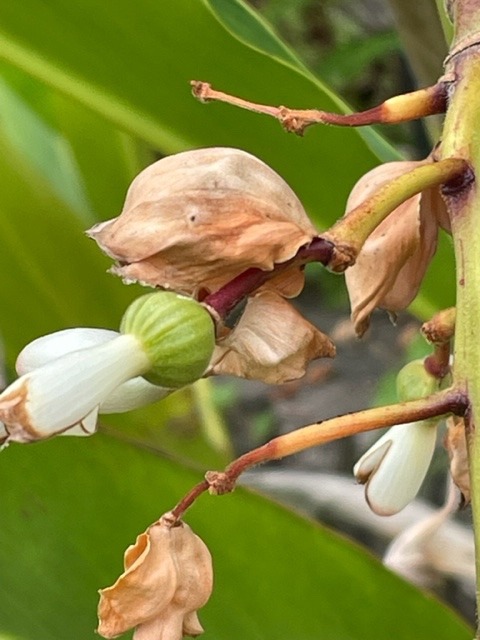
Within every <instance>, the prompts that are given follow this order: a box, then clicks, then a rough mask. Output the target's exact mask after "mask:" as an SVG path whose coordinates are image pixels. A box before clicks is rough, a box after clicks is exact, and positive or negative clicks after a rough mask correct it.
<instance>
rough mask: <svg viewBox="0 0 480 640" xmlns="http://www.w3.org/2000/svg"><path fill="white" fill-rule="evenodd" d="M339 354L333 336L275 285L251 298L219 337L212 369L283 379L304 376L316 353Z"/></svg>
mask: <svg viewBox="0 0 480 640" xmlns="http://www.w3.org/2000/svg"><path fill="white" fill-rule="evenodd" d="M334 355H335V347H334V345H333V343H332V341H331V340H330V338H329V337H328V336H326V335H325V334H324V333H322V332H321V331H319V330H318V329H317V328H316V327H315V326H313V325H312V324H310V322H308V321H307V320H305V318H303V316H301V315H300V313H298V311H297V310H296V309H295V308H294V307H293V306H292V305H291V304H290V303H289V302H287V301H286V300H284V299H283V298H282V297H280V296H279V295H277V294H276V293H274V292H272V291H262V292H261V293H259V294H257V295H256V296H254V297H252V298H249V300H248V303H247V306H246V308H245V311H244V313H243V315H242V317H241V318H240V320H239V322H238V324H237V325H236V327H235V328H234V329H233V330H232V331H231V332H229V333H228V334H227V336H226V337H224V338H222V339H220V340H219V341H218V342H217V347H216V348H215V351H214V353H213V357H212V361H211V364H210V369H209V373H212V374H215V375H220V374H227V375H235V376H239V377H242V378H251V379H255V380H263V381H264V382H268V383H270V384H281V383H283V382H288V381H289V380H294V379H296V378H300V377H301V376H303V375H304V374H305V371H306V367H307V365H308V363H309V362H310V361H311V360H314V359H315V358H321V357H328V358H332V357H334Z"/></svg>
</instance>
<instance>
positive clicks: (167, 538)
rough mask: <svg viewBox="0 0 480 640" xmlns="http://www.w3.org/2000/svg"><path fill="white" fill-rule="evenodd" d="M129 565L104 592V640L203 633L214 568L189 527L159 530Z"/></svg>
mask: <svg viewBox="0 0 480 640" xmlns="http://www.w3.org/2000/svg"><path fill="white" fill-rule="evenodd" d="M124 563H125V572H124V573H123V574H122V575H121V576H120V577H119V578H118V580H117V581H116V582H115V584H114V585H113V586H111V587H108V588H106V589H102V590H101V591H100V603H99V607H98V616H99V626H98V633H99V634H100V635H101V636H103V637H104V638H115V637H117V636H118V635H120V634H122V633H124V632H125V631H128V630H129V629H132V628H135V634H134V638H135V639H136V640H157V639H158V638H162V639H163V640H180V639H181V638H182V637H183V635H198V634H200V633H201V632H202V631H203V629H202V627H201V625H200V623H199V621H198V618H197V615H196V610H197V609H198V608H200V607H202V606H203V605H204V604H205V603H206V602H207V600H208V598H209V596H210V594H211V591H212V586H213V574H212V562H211V556H210V553H209V551H208V549H207V547H206V546H205V544H204V543H203V542H202V541H201V540H200V538H199V537H198V536H196V535H195V534H194V533H193V532H192V530H191V529H190V527H188V525H186V524H185V523H183V522H182V523H179V524H178V526H174V527H171V526H169V525H167V524H165V522H163V520H160V521H159V522H157V523H155V524H153V525H152V526H150V527H149V528H148V529H147V530H146V531H145V533H142V534H141V535H139V536H138V538H137V541H136V543H135V545H133V546H131V547H129V548H128V549H127V551H126V552H125V557H124Z"/></svg>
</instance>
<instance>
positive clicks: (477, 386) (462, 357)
mask: <svg viewBox="0 0 480 640" xmlns="http://www.w3.org/2000/svg"><path fill="white" fill-rule="evenodd" d="M451 11H452V14H453V15H452V18H453V20H454V26H455V39H454V42H453V44H452V49H451V53H450V56H449V58H447V63H446V73H447V74H449V75H454V76H455V78H456V82H455V90H454V92H453V93H452V95H451V98H450V105H449V109H448V112H447V116H446V119H445V124H444V130H443V140H442V145H441V148H440V155H441V157H443V158H449V157H452V156H455V157H457V158H463V159H464V160H466V161H467V162H468V163H469V165H470V166H471V168H472V170H473V174H474V175H475V177H476V179H478V175H479V174H480V140H479V138H478V136H477V135H476V133H475V132H476V131H477V129H478V122H479V118H480V35H479V34H480V5H479V4H478V3H477V2H470V1H468V0H457V2H455V3H452V4H451ZM444 197H445V200H446V202H447V206H448V209H449V213H450V219H451V225H452V235H453V241H454V248H455V258H456V269H457V305H456V317H455V351H454V362H455V366H454V384H455V385H456V386H457V388H460V389H464V390H465V391H466V392H467V393H468V401H469V408H468V411H467V415H466V419H465V425H466V439H467V447H468V456H469V464H470V487H471V499H472V511H473V522H474V536H475V547H476V552H475V555H476V575H477V611H478V610H479V609H480V430H479V429H478V428H475V425H480V339H479V323H480V261H479V256H480V194H479V192H478V189H477V185H476V184H475V183H470V184H468V185H460V188H458V189H454V190H448V192H444ZM476 638H477V639H478V638H480V627H479V628H477V634H476Z"/></svg>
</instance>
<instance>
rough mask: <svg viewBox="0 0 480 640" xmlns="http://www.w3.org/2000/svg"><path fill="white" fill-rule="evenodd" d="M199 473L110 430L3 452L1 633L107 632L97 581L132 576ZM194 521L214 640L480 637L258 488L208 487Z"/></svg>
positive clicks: (38, 639)
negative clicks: (100, 625)
mask: <svg viewBox="0 0 480 640" xmlns="http://www.w3.org/2000/svg"><path fill="white" fill-rule="evenodd" d="M119 470H121V472H120V473H119ZM200 479H201V476H199V475H196V474H192V473H191V472H188V471H186V470H185V469H182V468H180V467H179V466H178V465H175V464H174V463H172V462H169V461H167V460H165V459H162V458H160V457H158V456H156V455H154V453H152V452H149V451H141V450H139V449H138V448H136V447H133V446H130V445H128V444H125V443H121V442H118V441H116V440H115V439H113V438H107V437H102V436H100V435H97V436H95V437H94V438H85V439H81V438H57V439H56V440H52V441H49V442H44V443H41V444H37V445H33V446H29V447H26V446H18V445H17V446H15V445H12V446H11V447H10V448H9V449H7V450H6V451H5V452H3V453H2V456H1V460H0V484H1V486H2V498H1V500H2V527H1V528H0V574H1V575H2V581H1V583H0V601H1V602H2V615H1V616H0V632H1V633H4V634H13V635H14V637H15V636H18V637H19V638H21V640H52V638H82V640H88V639H89V638H91V639H92V640H94V638H96V637H98V636H95V634H94V631H93V630H94V628H95V625H96V619H95V609H96V602H97V594H96V590H97V589H98V588H100V587H105V586H107V585H109V584H112V583H113V582H114V580H115V579H116V577H117V576H118V575H119V574H120V572H121V571H122V555H123V551H124V549H125V548H126V547H127V546H128V545H129V544H131V543H133V542H134V540H135V537H136V535H137V534H138V533H140V531H142V530H144V529H145V528H146V527H147V526H148V525H149V524H150V523H151V522H153V521H154V520H156V519H157V518H158V517H159V516H160V514H161V513H162V512H164V511H166V510H168V509H169V508H171V507H172V506H173V504H174V503H175V502H176V501H177V500H178V499H179V498H180V497H181V496H182V495H183V493H184V492H185V491H187V490H188V489H189V487H190V486H191V485H193V484H194V483H195V482H197V481H199V480H200ZM352 490H354V489H353V487H352ZM186 519H187V521H188V522H189V524H191V526H192V527H193V528H194V530H195V531H196V533H198V535H200V536H201V537H202V538H203V539H204V540H205V541H206V543H207V544H208V546H209V548H210V549H211V551H212V554H213V558H214V564H215V572H216V586H215V590H214V594H213V596H212V599H211V601H210V603H209V604H208V605H207V606H206V607H205V608H204V609H203V610H202V612H201V614H200V615H201V620H202V623H203V624H204V626H205V628H206V633H205V635H204V638H205V640H209V638H212V639H213V638H230V639H231V640H237V639H238V640H245V638H249V639H252V640H263V639H265V640H271V639H272V638H277V639H279V640H280V639H285V640H287V639H290V638H295V640H316V639H318V638H335V639H340V638H341V639H343V640H364V639H365V638H369V639H370V640H376V639H378V640H385V638H393V637H395V638H396V639H398V640H411V639H413V638H435V639H436V640H463V639H465V640H467V639H468V638H470V637H471V631H470V630H469V629H468V628H467V627H466V626H465V625H464V624H463V623H462V622H461V621H460V620H459V619H458V618H456V617H455V615H453V614H452V613H451V612H450V611H449V610H447V609H445V608H444V607H442V606H441V605H439V604H438V603H437V602H436V601H435V600H434V599H432V598H430V597H428V596H426V595H424V594H422V593H420V592H418V591H417V590H416V589H414V588H413V587H411V586H409V585H408V584H406V583H404V582H403V581H402V580H401V579H399V578H397V577H396V576H394V575H393V574H391V573H389V572H388V571H387V570H386V569H385V568H383V567H382V566H381V564H380V563H379V562H378V561H376V560H374V559H373V558H372V557H371V556H370V555H369V554H366V553H364V552H361V551H360V550H359V549H358V548H357V547H356V546H355V545H352V544H351V543H349V542H347V541H346V540H344V539H342V538H340V537H339V536H337V535H335V534H333V533H331V532H330V531H328V530H326V529H324V528H322V527H320V526H317V525H316V524H314V523H313V522H310V521H308V520H305V519H302V518H300V517H298V516H296V515H295V514H293V513H291V512H289V511H287V510H285V509H283V508H281V507H279V506H277V505H275V504H274V503H272V502H269V501H267V500H265V499H263V498H261V497H259V496H256V495H254V494H251V493H249V492H247V491H244V490H241V489H238V490H237V491H236V492H235V493H234V494H233V495H230V496H224V497H211V496H208V495H206V496H204V497H202V498H201V499H200V501H199V503H198V504H196V505H195V506H194V507H193V508H192V510H191V512H189V514H188V517H187V518H186Z"/></svg>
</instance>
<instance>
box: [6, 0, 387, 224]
mask: <svg viewBox="0 0 480 640" xmlns="http://www.w3.org/2000/svg"><path fill="white" fill-rule="evenodd" d="M232 6H233V5H232ZM93 16H94V19H93ZM245 16H246V17H248V18H249V19H250V20H251V21H254V20H256V18H255V16H254V14H253V13H252V12H248V14H247V13H245ZM178 25H182V28H181V29H180V28H178ZM0 36H1V37H0V58H3V59H4V60H6V61H8V62H9V63H10V64H13V65H15V66H18V67H20V68H21V69H23V70H24V71H26V72H28V73H30V74H32V75H34V76H35V77H36V78H38V79H40V80H42V81H43V82H45V83H46V84H49V85H50V86H54V87H55V88H56V89H58V90H60V91H62V92H63V93H66V94H68V95H70V96H72V97H74V98H75V99H77V100H78V101H79V102H82V103H83V104H85V105H88V106H89V107H91V108H92V109H94V110H96V111H97V112H98V113H100V114H102V115H103V116H104V117H105V118H108V119H109V120H110V121H111V122H112V123H115V124H116V125H118V126H120V127H123V128H125V129H127V130H128V131H130V132H131V133H133V134H135V136H138V137H140V138H142V139H144V140H145V141H146V142H148V143H149V144H151V145H153V146H154V147H157V148H158V149H160V150H161V151H163V152H165V153H172V152H176V151H179V150H183V149H186V148H192V147H198V146H211V145H227V146H228V145H230V146H236V147H240V148H244V149H246V150H247V151H250V152H252V153H254V154H256V155H258V156H260V157H261V158H262V159H263V160H265V161H266V162H268V163H269V164H271V165H272V166H273V167H274V168H275V169H277V170H278V171H279V172H280V173H281V174H282V175H283V176H284V177H285V179H286V180H287V181H288V182H289V183H290V184H291V185H292V187H293V188H294V189H295V190H297V191H298V193H299V195H300V197H301V198H302V199H303V201H304V203H305V205H306V207H307V209H308V210H309V211H310V212H311V213H312V215H313V216H314V217H315V219H316V220H317V221H318V222H319V224H321V226H325V225H326V224H328V223H329V222H331V221H332V220H333V219H335V218H336V217H337V216H338V215H339V214H340V213H341V209H342V207H343V204H344V202H345V199H346V196H347V194H348V191H349V189H350V187H351V185H352V184H353V182H354V181H355V180H356V179H357V178H358V177H359V176H360V175H361V174H362V173H363V172H365V171H366V170H367V169H369V168H371V167H372V166H373V165H374V164H375V163H376V158H375V156H374V154H373V153H372V152H371V151H370V149H369V148H368V147H367V145H366V144H365V142H364V141H363V140H362V138H361V136H360V134H359V133H358V132H357V131H355V130H352V129H333V128H331V127H329V128H321V129H320V128H317V129H316V130H312V131H310V132H308V133H307V135H306V137H305V139H303V140H301V139H298V138H296V137H294V136H292V135H286V134H285V133H284V132H283V131H282V130H281V128H280V126H279V125H278V123H276V122H273V121H270V120H269V119H268V118H262V117H259V116H257V115H255V114H251V113H246V112H242V111H240V110H239V109H235V108H233V107H230V106H226V105H215V104H213V105H209V106H205V105H201V104H200V103H198V102H195V100H194V99H193V98H192V96H191V94H190V88H189V82H190V80H192V79H204V80H208V81H211V82H212V83H213V84H214V86H217V87H220V88H222V89H224V90H226V91H229V92H232V93H236V94H240V95H243V96H244V97H247V98H250V99H253V100H258V101H260V102H265V103H271V104H291V105H292V106H298V107H311V106H317V107H319V108H323V109H330V110H332V109H333V110H335V109H339V108H340V109H341V108H342V103H341V102H340V101H339V100H337V99H334V97H333V94H331V92H329V91H328V90H326V88H325V87H323V86H322V85H321V84H320V83H319V82H314V81H313V80H312V76H311V75H309V76H308V77H307V76H306V75H305V72H304V71H302V70H300V69H298V70H297V69H294V68H292V66H286V65H285V64H283V63H282V62H279V61H278V60H274V59H272V58H271V57H269V56H267V55H265V54H263V53H261V52H259V51H258V50H254V49H252V48H251V47H249V46H247V45H245V44H244V43H242V42H240V41H239V40H237V39H234V38H232V37H231V35H230V33H229V32H227V31H226V30H225V28H224V27H223V26H222V25H221V24H220V22H218V20H217V19H216V18H215V16H214V14H213V13H212V11H211V10H210V9H209V8H208V6H207V3H206V2H203V1H202V0H193V1H192V0H176V2H175V3H167V4H164V3H162V4H158V3H156V4H152V3H150V2H148V1H147V0H139V2H138V3H135V4H132V3H130V2H127V0H119V2H117V3H116V5H115V19H114V20H112V12H111V8H110V7H109V6H107V5H98V3H96V2H93V0H81V1H80V2H77V3H74V4H65V3H63V2H60V1H59V0H55V1H53V2H51V3H49V5H48V7H46V6H45V5H44V3H43V2H41V1H40V0H27V1H26V4H22V7H21V8H20V7H18V8H17V7H16V5H11V4H10V5H5V4H4V5H2V6H0ZM232 60H234V61H235V65H232V63H231V61H232ZM267 79H268V81H267ZM345 149H348V150H349V158H345V154H344V150H345ZM351 159H354V162H351ZM332 184H333V185H334V186H335V188H334V189H332V188H331V187H332Z"/></svg>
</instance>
